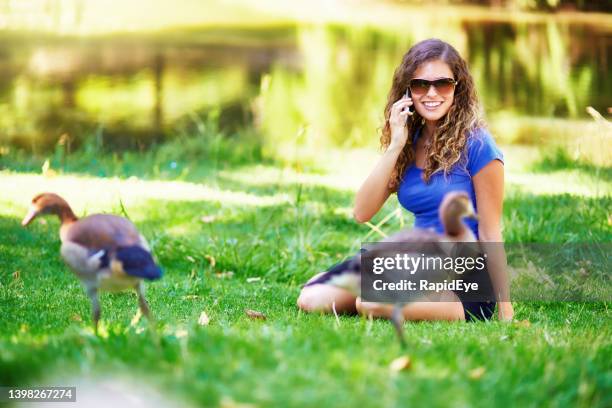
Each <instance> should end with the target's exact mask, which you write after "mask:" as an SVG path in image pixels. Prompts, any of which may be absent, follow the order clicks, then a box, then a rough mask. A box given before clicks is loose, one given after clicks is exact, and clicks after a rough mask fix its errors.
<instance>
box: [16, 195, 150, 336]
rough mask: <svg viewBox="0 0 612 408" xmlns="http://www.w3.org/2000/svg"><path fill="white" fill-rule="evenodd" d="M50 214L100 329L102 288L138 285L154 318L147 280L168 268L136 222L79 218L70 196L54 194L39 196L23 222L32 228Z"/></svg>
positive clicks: (103, 217) (63, 252)
mask: <svg viewBox="0 0 612 408" xmlns="http://www.w3.org/2000/svg"><path fill="white" fill-rule="evenodd" d="M47 214H53V215H56V216H58V217H59V219H60V222H61V226H60V231H59V235H60V239H61V241H62V245H61V250H60V253H61V256H62V258H63V259H64V261H65V262H66V264H67V265H68V267H69V268H70V269H72V271H73V272H74V274H75V275H76V276H77V278H78V279H79V280H80V281H81V283H82V284H83V286H84V287H85V291H86V292H87V295H88V297H89V299H90V300H91V306H92V320H93V325H94V333H95V334H97V333H98V322H99V320H100V314H101V310H100V301H99V295H98V293H99V292H100V291H109V292H116V291H122V290H126V289H134V290H135V291H136V294H137V295H138V304H139V307H140V311H141V313H142V314H143V315H144V316H146V317H147V318H148V319H149V320H151V312H150V309H149V304H148V303H147V300H146V299H145V295H144V282H143V281H144V280H155V279H159V278H160V277H161V276H162V270H161V269H160V267H159V266H158V265H157V264H156V263H155V261H154V259H153V257H152V255H151V251H150V249H149V245H148V244H147V241H146V239H145V238H144V237H143V236H142V235H141V234H140V233H139V232H138V230H137V229H136V227H135V226H134V224H132V223H131V222H130V221H129V220H127V219H125V218H123V217H119V216H115V215H110V214H93V215H90V216H87V217H84V218H78V217H77V216H76V215H75V214H74V212H73V211H72V209H71V208H70V206H69V205H68V203H67V202H66V200H64V199H63V198H62V197H60V196H59V195H57V194H54V193H42V194H38V195H37V196H35V197H34V198H33V199H32V203H31V206H30V210H29V212H28V213H27V215H26V216H25V217H24V219H23V221H22V222H21V224H22V225H23V226H24V227H26V226H27V225H28V224H30V223H31V222H32V221H33V220H34V219H35V218H36V217H38V216H39V215H47Z"/></svg>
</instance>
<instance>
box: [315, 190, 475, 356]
mask: <svg viewBox="0 0 612 408" xmlns="http://www.w3.org/2000/svg"><path fill="white" fill-rule="evenodd" d="M438 214H439V218H440V222H441V223H442V226H443V227H444V232H443V233H438V232H436V231H434V230H433V229H424V228H416V227H415V228H409V229H405V230H402V231H400V232H398V233H396V234H393V235H391V236H389V237H387V238H385V239H384V240H383V241H380V243H373V244H367V245H364V248H362V250H361V251H360V253H358V254H356V255H354V256H352V257H350V258H348V259H346V260H345V261H344V262H341V263H339V264H337V265H335V266H333V267H332V268H330V269H329V270H327V271H326V272H324V273H323V274H321V275H319V276H318V277H317V278H316V279H313V280H312V281H310V282H308V283H307V284H306V285H304V287H307V286H312V285H316V284H328V285H331V286H335V287H338V288H342V289H346V290H348V291H349V292H351V293H352V294H353V295H354V296H357V297H360V296H361V277H362V275H361V260H362V256H363V254H364V253H366V252H367V253H368V258H369V259H374V258H376V257H378V256H382V257H384V256H385V255H387V256H394V255H395V254H397V253H398V247H393V246H392V245H391V246H390V245H388V244H390V243H396V244H410V245H409V248H410V252H409V253H408V255H409V256H414V257H419V256H422V255H423V254H426V255H427V256H428V257H435V256H441V257H447V256H457V255H458V254H459V251H462V252H461V254H462V255H471V256H475V255H477V254H478V253H480V250H481V249H480V247H479V245H478V240H477V238H476V236H475V235H474V232H473V231H472V230H471V229H470V228H469V227H468V226H467V225H466V224H465V222H464V220H466V219H473V220H478V215H477V214H476V211H475V210H474V207H473V205H472V201H471V200H470V197H469V195H468V193H467V192H464V191H451V192H448V193H446V195H445V196H444V197H443V199H442V201H441V203H440V206H439V207H438ZM458 243H475V244H474V245H461V246H459V245H458ZM399 250H401V249H399ZM404 251H405V249H404ZM467 251H469V254H468V253H467ZM388 272H391V273H399V272H392V271H388ZM426 273H427V278H428V281H429V282H442V281H444V279H448V278H449V277H450V273H452V271H450V272H449V271H448V270H445V269H437V270H436V269H434V270H431V269H428V270H427V272H426ZM400 280H401V277H399V276H397V277H396V278H391V279H389V281H394V282H399V281H400ZM385 295H386V296H388V294H387V293H385ZM389 295H391V296H392V294H389ZM396 296H397V299H393V301H394V304H393V306H394V307H393V312H392V314H391V318H390V320H391V322H392V323H393V326H394V328H395V331H396V333H397V336H398V339H399V342H400V345H401V346H402V347H406V341H405V338H404V333H403V323H404V316H403V313H402V309H403V306H404V304H405V303H407V302H410V301H414V302H416V301H419V300H424V296H426V294H424V293H422V292H418V291H415V292H413V293H410V294H408V295H407V293H406V292H405V291H401V292H399V291H398V292H397V294H396Z"/></svg>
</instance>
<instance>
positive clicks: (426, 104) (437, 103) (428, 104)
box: [423, 102, 442, 109]
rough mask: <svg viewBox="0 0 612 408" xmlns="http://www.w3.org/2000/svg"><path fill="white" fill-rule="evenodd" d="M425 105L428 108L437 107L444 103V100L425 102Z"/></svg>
mask: <svg viewBox="0 0 612 408" xmlns="http://www.w3.org/2000/svg"><path fill="white" fill-rule="evenodd" d="M423 105H424V106H425V107H426V108H428V109H435V108H437V107H438V106H440V105H442V102H423Z"/></svg>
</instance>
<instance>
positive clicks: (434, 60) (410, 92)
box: [298, 39, 514, 320]
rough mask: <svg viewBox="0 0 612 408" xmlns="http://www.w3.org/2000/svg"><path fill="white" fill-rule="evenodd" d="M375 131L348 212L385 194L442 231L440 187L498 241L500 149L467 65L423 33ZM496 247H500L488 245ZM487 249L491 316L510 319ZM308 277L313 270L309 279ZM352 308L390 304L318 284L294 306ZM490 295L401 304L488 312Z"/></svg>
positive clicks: (368, 214) (366, 211) (417, 315)
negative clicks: (461, 195)
mask: <svg viewBox="0 0 612 408" xmlns="http://www.w3.org/2000/svg"><path fill="white" fill-rule="evenodd" d="M384 112H385V126H384V128H383V131H382V136H381V138H380V141H381V145H382V147H383V149H384V154H383V156H382V157H381V159H380V160H379V162H378V164H377V165H376V167H375V168H374V169H373V170H372V172H371V173H370V175H369V176H368V177H367V179H366V180H365V181H364V183H363V184H362V186H361V188H360V189H359V191H358V192H357V196H356V199H355V208H354V211H353V212H354V216H355V219H356V220H357V221H358V222H366V221H369V220H370V219H371V218H372V217H373V216H374V215H375V214H376V213H377V212H378V211H379V210H380V208H381V207H382V206H383V205H384V203H385V202H386V201H387V199H388V198H389V196H390V195H391V194H392V193H397V196H398V200H399V202H400V203H401V205H402V206H403V207H405V208H406V209H407V210H408V211H411V212H412V213H414V214H415V226H416V227H421V228H432V227H433V228H435V229H436V230H437V231H438V232H442V231H443V228H442V225H441V224H440V221H439V219H438V207H439V205H440V202H441V200H442V197H443V196H444V194H445V193H447V192H448V191H452V190H464V191H467V192H468V193H469V195H470V197H471V200H472V204H473V205H474V208H475V209H476V211H477V212H478V215H479V221H478V222H476V221H472V222H471V223H468V225H469V227H470V228H471V229H472V231H473V232H474V234H475V235H476V237H477V238H478V239H479V240H480V241H481V242H502V234H501V215H502V206H503V191H504V169H503V156H502V154H501V152H500V151H499V150H498V148H497V146H496V145H495V142H494V141H493V139H492V137H491V135H490V134H489V133H488V132H487V130H486V129H485V128H484V122H483V121H482V119H481V117H480V106H479V103H478V99H477V97H476V90H475V87H474V81H473V79H472V76H471V75H470V73H469V71H468V68H467V64H466V62H465V61H464V60H463V58H462V57H461V56H460V55H459V53H458V52H457V51H456V50H455V49H454V48H453V47H452V46H451V45H449V44H447V43H445V42H443V41H440V40H437V39H429V40H425V41H422V42H420V43H418V44H416V45H415V46H413V47H412V48H411V49H410V50H409V51H408V53H406V55H404V58H403V60H402V63H401V64H400V66H399V67H398V68H397V69H396V71H395V74H394V76H393V83H392V86H391V91H390V92H389V98H388V101H387V106H386V107H385V111H384ZM493 247H495V248H500V246H493ZM495 252H496V253H495V254H494V256H491V255H490V256H489V258H488V260H487V267H488V269H489V271H491V273H490V275H491V281H492V282H491V284H492V287H493V289H494V290H495V293H496V294H497V300H498V302H497V309H498V316H499V318H500V319H502V320H511V319H512V317H513V314H514V311H513V309H512V304H511V303H510V301H509V290H508V282H507V278H506V271H505V267H506V257H505V253H504V252H503V249H502V250H501V251H495ZM314 278H315V277H313V279H314ZM332 305H334V307H335V309H336V311H338V312H341V311H342V312H354V311H357V312H359V313H362V314H369V315H373V316H380V317H389V316H390V314H391V310H392V307H391V306H390V305H384V304H377V303H367V302H361V300H360V299H355V297H354V296H352V295H351V294H350V293H348V292H347V291H345V290H343V289H339V288H335V287H332V286H329V285H325V284H317V285H313V286H308V287H305V288H304V289H303V290H302V293H301V294H300V297H299V298H298V306H299V307H300V308H301V309H302V310H305V311H329V310H331V308H332ZM494 307H495V302H492V303H491V302H486V303H485V302H480V303H475V302H462V301H461V299H460V298H459V297H458V296H457V294H456V293H454V292H452V291H447V292H444V293H443V294H442V295H441V297H440V301H438V302H418V303H412V304H409V305H407V306H405V307H404V310H403V312H404V317H405V319H407V320H472V319H473V318H477V319H489V318H491V316H492V314H493V310H494Z"/></svg>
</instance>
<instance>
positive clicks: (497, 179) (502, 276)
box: [473, 160, 514, 321]
mask: <svg viewBox="0 0 612 408" xmlns="http://www.w3.org/2000/svg"><path fill="white" fill-rule="evenodd" d="M473 183H474V191H475V193H476V205H477V208H478V219H479V222H478V235H479V238H480V241H481V242H491V243H493V244H492V245H488V246H487V245H486V244H485V246H486V247H487V249H488V251H487V256H488V258H487V266H488V269H489V273H490V274H491V281H492V284H493V289H494V290H495V293H496V296H497V300H498V304H497V309H498V314H499V319H500V320H507V321H509V320H512V318H513V317H514V309H513V308H512V303H510V287H509V283H508V273H507V260H506V252H505V250H504V246H503V237H502V233H501V217H502V210H503V203H504V165H503V164H502V163H501V162H500V161H499V160H493V161H491V162H490V163H488V164H487V165H486V166H484V167H483V168H482V169H481V170H480V171H478V173H476V174H475V175H474V177H473Z"/></svg>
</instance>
